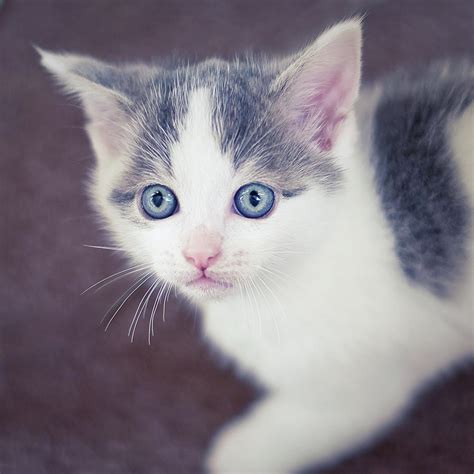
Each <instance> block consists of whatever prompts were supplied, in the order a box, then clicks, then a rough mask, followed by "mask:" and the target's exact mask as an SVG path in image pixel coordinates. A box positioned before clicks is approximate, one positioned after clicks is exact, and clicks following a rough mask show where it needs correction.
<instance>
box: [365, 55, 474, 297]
mask: <svg viewBox="0 0 474 474" xmlns="http://www.w3.org/2000/svg"><path fill="white" fill-rule="evenodd" d="M382 87H383V92H382V96H381V98H380V100H379V102H378V104H377V106H376V109H375V116H374V125H373V154H372V162H373V165H374V168H375V182H376V187H377V191H378V194H379V196H380V199H381V202H382V205H383V208H384V211H385V214H386V217H387V219H388V222H389V223H390V225H391V227H392V231H393V233H394V235H395V239H396V251H397V254H398V257H399V260H400V264H401V267H402V269H403V271H404V273H405V275H406V276H407V277H408V278H409V279H410V280H411V281H414V282H416V283H419V284H422V285H424V286H425V287H427V288H429V289H430V290H431V291H432V292H433V293H435V294H437V295H441V296H445V295H448V294H449V290H450V288H451V286H452V285H453V283H454V282H455V281H456V279H457V278H458V277H459V276H460V275H461V274H462V271H463V268H464V267H463V263H464V262H465V257H466V252H467V248H466V247H467V242H468V230H469V222H470V209H469V206H468V204H467V199H466V197H465V193H464V190H463V187H462V183H461V180H460V179H459V175H458V171H457V168H456V164H455V163H454V161H453V158H452V152H451V150H450V146H449V142H448V137H447V133H448V130H447V127H448V124H449V123H450V121H451V120H452V119H454V118H455V117H457V116H459V115H460V114H461V113H462V112H463V110H465V108H466V107H467V106H468V105H469V104H471V103H472V101H473V99H474V68H473V67H472V65H470V64H457V65H453V64H451V65H435V66H433V67H432V68H431V70H429V71H427V72H426V71H425V72H424V73H420V72H418V73H410V74H408V73H399V74H396V75H394V76H393V77H391V78H389V79H388V80H387V81H386V82H385V83H383V84H382Z"/></svg>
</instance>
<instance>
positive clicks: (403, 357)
mask: <svg viewBox="0 0 474 474" xmlns="http://www.w3.org/2000/svg"><path fill="white" fill-rule="evenodd" d="M454 69H455V71H456V67H455V68H454ZM457 72H459V73H461V70H458V71H457ZM462 72H464V73H467V70H464V71H462ZM469 74H471V76H470V80H471V90H470V91H469V89H464V90H463V92H464V93H466V92H470V94H471V99H470V100H471V101H472V90H473V89H472V80H473V71H472V69H471V72H470V73H469ZM451 79H453V76H452V77H451ZM458 79H461V78H460V77H458ZM441 80H442V79H441V78H440V77H439V76H435V75H431V74H428V73H427V71H425V76H424V77H422V81H423V82H424V83H425V86H427V87H428V90H429V91H430V92H433V95H432V99H433V100H432V102H431V103H432V104H435V105H436V102H437V101H438V99H439V97H437V96H436V95H435V92H436V91H437V89H438V87H437V83H439V82H441ZM458 84H462V81H461V80H460V81H459V82H458ZM386 87H387V84H379V85H378V86H377V87H374V88H371V89H370V90H368V91H366V93H365V94H362V97H361V98H360V100H359V106H358V108H359V110H358V114H357V115H358V117H357V118H358V123H359V124H361V125H362V126H361V127H360V128H361V136H360V138H359V139H358V140H356V141H355V144H354V146H353V145H352V144H351V143H350V142H347V143H346V144H345V145H346V146H347V147H348V148H347V149H346V150H341V153H340V155H341V156H344V155H345V156H346V157H347V161H345V166H346V168H347V170H348V173H347V174H346V176H347V181H346V182H345V192H344V193H341V194H340V195H339V196H338V197H337V199H336V203H334V204H335V212H334V215H333V216H332V219H333V220H332V222H331V224H330V226H331V231H330V236H328V239H327V241H326V242H325V243H324V244H323V247H321V248H318V249H317V250H316V251H315V252H314V253H312V252H311V251H310V250H309V251H307V252H305V253H304V254H301V256H300V260H299V262H298V265H297V266H295V267H293V268H291V267H290V268H288V267H284V268H282V269H280V271H281V273H280V272H278V273H276V274H275V275H274V277H273V280H274V281H275V280H276V283H275V285H274V287H273V291H272V292H271V294H265V295H263V294H260V293H259V292H258V291H255V300H252V299H251V301H250V302H245V301H243V300H242V298H241V297H240V296H237V297H236V298H235V299H234V300H233V301H228V300H225V301H222V302H215V303H211V304H210V305H209V306H208V308H207V311H206V317H205V318H204V319H203V324H204V333H205V335H206V336H207V337H208V338H209V339H210V340H211V341H213V342H214V344H216V345H217V346H218V347H219V348H221V350H222V351H223V352H224V353H225V354H229V355H231V356H232V357H233V358H234V359H235V360H236V361H237V362H238V367H239V369H240V370H242V371H243V372H244V373H245V374H249V375H251V376H252V377H253V378H254V379H255V380H256V381H258V382H259V383H260V384H261V385H262V386H263V387H264V388H265V389H266V390H267V394H268V395H267V397H266V398H263V401H262V402H259V403H257V404H256V406H255V407H254V408H253V409H251V410H250V412H249V413H248V414H247V415H245V416H244V417H243V418H241V419H238V420H237V421H235V422H234V423H233V424H231V425H230V426H229V428H228V429H227V430H226V431H224V433H223V436H222V438H218V440H217V445H216V446H215V452H214V456H215V458H213V459H212V460H211V465H213V463H215V465H220V463H221V462H224V461H221V459H225V460H226V462H227V459H229V458H231V457H232V456H234V457H233V461H232V463H231V464H232V465H235V466H242V468H241V469H242V471H245V470H249V471H251V470H252V468H254V467H256V466H258V467H259V469H257V472H281V471H284V472H287V471H288V472H289V471H291V472H293V470H294V469H295V468H296V467H300V468H301V467H303V466H305V465H310V464H311V462H313V463H314V462H315V461H316V460H317V461H319V462H320V463H323V464H324V463H325V462H327V461H331V460H333V459H334V458H337V457H338V456H340V455H341V454H347V452H348V451H350V450H352V449H355V448H358V447H360V446H361V445H363V444H364V443H365V442H366V441H368V440H370V439H371V438H372V437H373V436H375V435H377V434H379V433H380V432H381V431H383V430H384V429H386V428H387V427H389V425H391V424H392V423H394V422H395V421H397V419H399V417H400V416H401V415H402V414H403V413H404V411H405V410H406V409H407V408H409V406H410V404H411V402H413V400H414V397H416V396H417V395H418V394H419V392H420V390H421V389H422V388H423V387H424V385H425V384H426V383H429V382H432V381H433V380H434V379H435V377H436V376H438V375H439V374H440V373H442V372H443V370H446V369H449V368H450V367H451V366H452V365H453V364H455V363H456V362H460V361H462V360H463V359H464V358H465V357H466V356H467V355H468V354H470V353H472V350H473V340H472V324H473V320H472V308H473V292H472V288H473V287H474V285H473V262H472V255H471V253H470V252H472V240H471V244H470V245H471V248H470V252H468V254H466V255H465V257H466V260H465V261H463V262H462V265H459V266H458V267H457V270H460V269H462V270H461V272H462V275H461V276H460V277H459V278H458V279H457V280H456V279H454V281H448V282H446V281H444V283H446V284H447V285H448V286H449V288H450V294H449V296H447V297H440V296H439V295H437V294H434V293H433V292H431V291H430V290H429V288H427V286H426V285H424V284H423V283H424V282H423V278H424V277H426V275H424V274H423V271H426V272H429V270H430V268H421V269H420V280H421V281H413V279H411V278H409V277H408V276H407V275H406V274H405V273H404V272H403V267H402V265H401V261H400V257H399V256H398V255H397V252H396V248H397V242H396V237H395V236H394V233H393V231H392V229H391V228H390V223H389V218H388V215H387V212H384V209H383V206H382V202H381V196H380V194H379V193H378V192H377V189H376V184H377V179H376V171H375V170H374V162H373V161H374V160H371V157H372V156H373V155H372V154H373V153H376V151H375V150H373V148H372V147H373V145H372V143H371V141H372V136H371V135H372V132H373V129H374V126H375V124H374V123H373V120H374V115H375V112H376V109H377V105H378V104H379V101H380V100H383V99H384V94H385V93H386V92H387V90H386ZM416 88H417V83H416V82H412V83H411V87H410V88H409V89H408V94H409V95H408V97H409V100H410V101H411V103H412V104H414V105H415V107H414V108H415V109H416V104H417V100H418V98H417V95H416V92H417V91H416ZM396 92H397V91H395V97H397V95H396ZM398 92H400V89H398ZM405 93H406V92H405ZM398 98H399V99H400V100H403V99H404V97H403V94H402V93H400V95H399V96H398ZM456 99H459V101H458V102H457V104H456V107H455V108H454V111H450V113H447V114H444V111H443V110H441V109H440V110H439V111H438V112H439V113H440V114H441V116H444V117H445V119H446V121H444V122H441V123H437V124H425V126H427V127H429V126H436V127H438V125H441V128H437V129H436V130H426V131H427V133H428V134H438V133H440V134H444V133H445V134H446V137H445V138H446V140H447V144H448V146H449V149H450V150H451V151H452V156H451V157H450V158H451V159H452V160H454V161H455V162H456V165H455V168H456V180H458V179H459V181H458V182H459V184H461V183H462V184H463V185H464V187H460V188H458V189H455V190H454V192H455V194H456V195H457V196H453V197H459V196H462V198H464V197H466V198H467V199H468V200H469V205H470V206H473V200H474V188H473V168H472V167H473V162H472V159H473V150H474V138H473V131H474V107H473V106H472V105H471V106H470V107H469V108H467V109H466V108H465V106H461V107H457V106H458V105H460V103H461V102H462V96H460V97H457V98H456ZM456 99H455V100H456ZM382 106H383V107H385V106H388V107H393V103H390V104H387V105H385V104H383V105H382ZM420 106H422V105H421V104H420ZM428 106H429V104H428ZM406 112H407V113H406V114H402V115H399V116H398V117H397V118H398V119H399V120H400V121H402V122H404V123H407V122H410V121H412V120H413V116H411V115H410V112H416V110H411V111H410V110H408V111H406ZM393 126H394V127H396V126H399V127H401V128H403V126H404V124H403V123H398V124H395V123H394V124H393ZM392 133H393V130H392ZM417 143H418V144H419V143H420V142H417ZM404 145H405V144H403V143H402V144H401V143H396V142H393V143H392V146H393V147H395V148H398V149H400V148H401V147H403V146H404ZM415 146H416V144H415ZM414 153H415V155H416V158H417V159H419V160H431V159H433V158H434V157H430V156H423V153H422V152H420V153H417V152H416V150H415V151H414ZM385 158H386V157H385ZM382 159H384V158H382ZM445 165H446V166H448V167H450V164H449V163H445ZM397 172H399V173H401V174H403V173H406V172H407V170H404V169H403V168H400V169H398V170H397ZM408 172H413V170H408ZM458 173H459V174H458ZM394 178H395V177H392V179H394ZM438 184H439V185H440V186H442V185H443V184H445V183H442V182H440V183H438ZM423 185H424V183H419V186H423ZM444 191H445V189H444V188H441V189H439V193H440V195H438V196H437V195H433V196H432V206H433V207H434V208H435V209H436V208H437V207H440V209H439V212H441V213H442V212H444V211H445V209H442V206H443V202H442V201H443V199H444V198H446V196H444V195H443V192H444ZM403 192H404V193H420V194H421V192H420V190H409V189H405V190H404V191H403ZM449 197H450V196H448V198H449ZM412 199H413V196H412ZM437 199H438V200H439V201H440V202H438V203H437V202H436V201H437ZM391 204H392V208H391V209H390V212H394V211H396V209H393V207H396V206H397V203H396V202H392V203H391ZM319 224H320V223H315V225H319ZM401 224H403V223H402V222H400V223H399V225H401ZM444 225H445V226H446V227H448V226H449V225H450V223H449V222H448V221H446V222H444ZM464 231H466V229H464ZM468 232H469V235H470V236H472V235H473V234H472V228H470V229H469V231H468ZM418 237H419V238H420V239H423V238H424V239H426V238H429V237H427V236H422V235H421V236H418ZM456 237H461V236H459V235H458V236H456ZM462 237H463V238H465V237H466V236H465V235H464V236H462ZM431 239H433V236H431ZM425 244H426V245H428V246H430V245H431V244H433V245H435V243H433V242H431V243H430V242H425ZM445 245H446V246H447V247H449V248H451V246H452V242H449V241H447V242H445ZM446 250H449V249H446ZM457 250H460V251H461V252H462V251H466V250H469V249H466V247H464V248H458V249H457ZM424 251H425V252H429V251H430V248H425V249H424ZM414 258H418V259H420V260H423V257H422V256H420V255H418V256H417V255H415V256H414ZM441 258H442V257H441ZM447 267H448V266H447ZM446 271H447V272H448V274H449V268H446ZM283 281H284V283H283ZM250 291H252V290H250ZM251 298H253V296H252V297H251ZM389 302H390V303H389ZM254 305H255V307H254ZM255 308H257V309H255ZM249 310H251V311H252V312H253V314H254V315H256V318H255V320H252V321H248V318H247V317H245V313H246V312H248V311H249ZM223 315H225V317H223ZM263 453H265V454H263ZM231 464H228V465H231ZM237 471H238V470H237Z"/></svg>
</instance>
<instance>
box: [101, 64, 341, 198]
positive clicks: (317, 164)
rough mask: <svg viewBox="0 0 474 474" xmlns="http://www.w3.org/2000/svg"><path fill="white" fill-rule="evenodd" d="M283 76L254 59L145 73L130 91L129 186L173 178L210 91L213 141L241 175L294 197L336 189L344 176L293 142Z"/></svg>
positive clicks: (326, 160)
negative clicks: (185, 130) (283, 103)
mask: <svg viewBox="0 0 474 474" xmlns="http://www.w3.org/2000/svg"><path fill="white" fill-rule="evenodd" d="M278 72H279V66H278V64H277V63H274V62H269V61H266V60H264V59H255V58H246V59H243V60H235V61H233V62H226V61H221V60H217V59H211V60H208V61H205V62H202V63H198V64H196V65H193V66H179V65H178V66H177V67H176V68H175V69H172V70H164V69H159V68H156V69H153V68H148V69H146V74H142V78H141V80H140V81H139V82H138V81H137V80H136V79H134V85H133V87H131V86H130V85H129V86H128V94H129V96H131V97H132V98H133V100H132V105H130V106H129V108H128V114H129V117H130V128H131V130H132V135H133V138H134V140H133V143H132V146H131V150H132V153H131V154H132V156H131V160H130V166H129V170H128V172H127V176H126V181H127V182H128V186H130V185H132V184H133V183H134V182H137V181H138V180H143V175H151V176H152V175H156V176H158V177H159V176H161V175H171V176H172V175H173V163H172V157H171V156H170V148H171V146H172V144H173V143H175V142H178V141H179V138H180V137H179V132H180V130H181V129H182V125H183V123H184V120H185V118H186V114H187V110H188V101H189V96H190V94H191V92H192V91H194V90H196V89H198V88H202V87H204V88H208V89H209V91H210V92H211V100H212V104H211V105H212V123H213V129H214V133H215V134H216V136H217V139H218V140H219V143H220V145H221V148H222V151H223V153H225V154H227V155H228V156H229V157H230V158H231V159H232V162H233V165H234V167H235V168H236V169H240V168H242V167H246V168H247V169H250V170H251V172H253V173H255V175H256V177H260V178H261V177H264V178H265V179H266V180H268V181H269V183H268V184H273V185H275V186H277V187H279V188H280V189H281V190H282V191H283V192H284V195H285V196H287V197H289V196H294V195H297V194H299V193H301V192H302V191H304V190H305V189H307V188H308V187H310V186H312V185H314V184H315V183H318V184H322V185H323V186H324V187H325V188H327V189H335V188H337V186H338V185H339V184H340V182H341V178H342V172H341V170H339V169H338V168H337V166H336V165H335V164H334V162H333V161H332V159H330V158H329V157H328V156H325V155H321V156H315V152H314V150H313V149H310V148H309V146H308V145H307V144H304V143H302V142H299V141H297V140H296V139H295V138H294V137H293V136H291V135H290V134H289V133H288V131H287V129H286V127H285V125H284V124H283V123H282V121H281V118H280V117H279V115H278V114H277V113H276V111H275V107H274V104H275V101H276V100H277V97H276V96H275V95H274V93H272V92H271V91H270V89H271V87H270V86H271V83H272V81H273V80H274V79H275V77H276V76H277V74H278ZM109 81H112V79H109ZM124 186H125V183H124Z"/></svg>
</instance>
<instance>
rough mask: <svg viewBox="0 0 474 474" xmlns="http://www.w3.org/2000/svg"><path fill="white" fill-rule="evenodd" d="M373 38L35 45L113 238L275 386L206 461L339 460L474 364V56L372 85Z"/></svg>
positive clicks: (256, 376)
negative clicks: (84, 144) (71, 101)
mask: <svg viewBox="0 0 474 474" xmlns="http://www.w3.org/2000/svg"><path fill="white" fill-rule="evenodd" d="M360 50H361V26H360V22H359V21H357V20H351V21H347V22H344V23H341V24H338V25H336V26H335V27H333V28H331V29H329V30H327V31H326V32H324V33H323V34H322V35H321V36H320V37H319V38H318V39H317V40H316V41H315V42H314V43H313V44H311V45H310V46H309V47H307V48H306V49H304V50H303V51H301V52H299V53H297V54H295V55H294V56H291V57H287V58H284V59H272V60H268V59H255V58H247V59H241V60H235V61H231V62H226V61H221V60H218V59H209V60H207V61H204V62H202V63H199V64H196V65H193V66H189V65H186V66H184V65H181V66H176V67H175V68H163V67H160V66H158V65H154V64H153V65H143V64H133V65H122V66H113V65H109V64H105V63H102V62H99V61H96V60H94V59H90V58H87V57H82V56H75V55H60V54H52V53H48V52H44V51H40V53H41V55H42V61H43V65H44V66H45V67H46V68H47V69H49V70H50V71H51V72H52V73H53V74H54V75H55V76H57V78H58V79H59V81H60V82H61V83H62V84H63V85H64V86H65V87H66V89H67V90H68V91H69V92H72V93H74V94H77V95H78V96H79V98H80V100H81V101H82V104H83V107H84V110H85V113H86V115H87V119H88V125H87V132H88V134H89V137H90V139H91V142H92V146H93V148H94V150H95V154H96V156H97V166H96V171H95V174H94V178H93V182H92V185H91V190H92V195H93V199H94V202H95V203H96V205H97V207H98V209H99V210H100V212H101V213H102V215H103V217H104V219H105V220H106V222H107V223H108V225H109V227H110V230H111V233H112V235H113V237H114V239H115V241H116V242H117V243H118V245H119V246H120V247H121V248H125V249H127V250H128V253H129V255H130V257H131V258H132V259H133V260H134V261H135V262H136V263H137V264H143V265H144V267H143V268H145V270H144V272H143V275H144V276H143V277H142V278H146V276H145V275H149V273H146V271H150V270H152V271H153V274H154V277H153V278H157V279H158V280H157V281H160V282H166V284H167V285H168V286H169V285H171V286H173V287H176V288H178V289H179V290H180V292H181V293H182V294H183V295H185V296H187V297H189V298H191V299H192V300H194V301H197V302H199V304H200V305H201V307H202V309H203V313H204V314H203V323H202V330H203V335H204V337H205V338H206V339H208V340H209V342H210V343H211V344H213V345H214V346H216V347H217V348H218V349H219V350H220V351H222V353H223V354H225V355H227V356H228V357H230V358H231V359H232V360H233V361H234V362H235V364H236V366H237V367H238V370H239V372H240V373H242V374H243V375H244V376H246V377H250V378H252V379H253V380H254V381H255V383H256V384H258V385H259V386H260V387H261V388H262V389H264V392H265V395H264V396H263V397H262V398H261V399H260V400H259V401H258V402H256V403H255V405H254V406H253V407H252V408H251V409H250V410H248V411H247V412H246V413H245V414H243V415H242V416H241V417H239V418H237V419H235V420H232V421H231V422H230V423H229V424H228V425H227V426H225V427H224V428H223V429H222V430H221V431H220V432H219V433H218V434H217V435H216V437H215V439H214V442H213V443H212V446H211V447H210V450H209V453H208V457H207V461H206V467H207V469H208V471H209V472H239V473H240V472H271V473H283V472H294V471H295V470H297V469H301V468H304V467H307V466H311V465H316V466H324V465H326V464H328V463H331V462H335V461H337V460H339V459H341V458H342V457H343V456H347V455H349V454H350V453H352V452H354V451H355V450H357V449H360V448H362V447H364V446H365V445H367V443H370V442H372V441H373V440H374V438H376V437H377V436H379V435H380V434H382V433H383V432H384V431H385V430H386V429H387V428H389V427H390V426H391V425H392V424H394V423H395V422H396V421H397V420H398V419H399V418H400V417H401V416H402V415H403V413H404V412H405V411H406V410H407V408H409V406H410V404H411V402H412V401H413V399H414V397H416V395H417V394H418V392H419V391H420V389H421V388H423V386H424V385H426V384H427V383H429V382H430V381H432V380H433V379H434V378H435V377H436V376H437V375H439V374H440V373H441V372H443V371H445V370H447V369H449V368H450V367H452V366H453V365H454V364H456V363H459V362H461V361H463V360H467V359H470V358H471V357H472V354H473V346H472V307H473V297H472V291H471V290H472V284H473V265H472V249H473V246H472V242H473V240H472V230H473V229H472V208H473V195H474V192H473V191H474V190H473V179H472V178H473V176H472V159H473V156H472V155H473V151H472V150H473V145H474V142H473V134H472V130H473V127H474V108H473V105H472V100H473V95H474V68H473V67H472V65H470V64H467V63H465V64H457V65H451V66H450V65H448V64H440V65H436V66H433V67H432V68H431V69H427V70H425V71H419V72H417V73H412V74H406V73H400V74H398V75H395V76H392V77H389V78H387V79H386V80H383V81H381V82H380V83H378V84H376V85H374V86H373V87H371V88H369V89H367V90H366V91H364V92H363V93H362V94H361V96H360V97H359V98H358V96H359V82H360ZM356 102H357V103H356ZM145 265H146V267H145ZM157 285H158V283H156V285H155V288H156V287H157Z"/></svg>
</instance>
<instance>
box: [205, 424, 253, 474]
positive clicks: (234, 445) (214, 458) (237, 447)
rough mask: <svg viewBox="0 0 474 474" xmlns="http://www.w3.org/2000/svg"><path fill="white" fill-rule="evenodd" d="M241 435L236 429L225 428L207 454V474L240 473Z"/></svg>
mask: <svg viewBox="0 0 474 474" xmlns="http://www.w3.org/2000/svg"><path fill="white" fill-rule="evenodd" d="M239 438H241V435H240V434H239V430H238V429H232V428H231V427H229V428H225V429H224V430H223V431H221V433H219V435H218V437H217V438H216V439H215V440H214V442H213V443H212V445H211V448H210V450H209V452H208V454H207V459H206V472H207V473H208V474H223V473H238V472H240V471H241V467H240V466H241V457H242V456H243V455H244V456H245V454H244V453H243V452H242V444H241V440H240V439H239Z"/></svg>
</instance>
